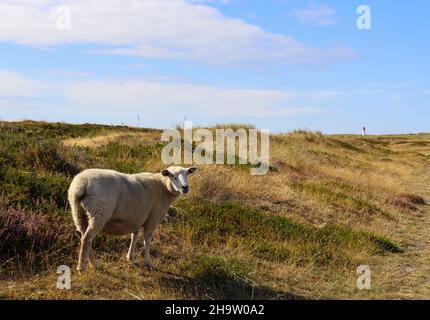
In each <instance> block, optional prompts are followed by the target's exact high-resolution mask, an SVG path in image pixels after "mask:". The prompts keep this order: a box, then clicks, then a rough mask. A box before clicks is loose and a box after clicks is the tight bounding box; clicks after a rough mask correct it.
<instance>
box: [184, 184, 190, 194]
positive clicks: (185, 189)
mask: <svg viewBox="0 0 430 320" xmlns="http://www.w3.org/2000/svg"><path fill="white" fill-rule="evenodd" d="M182 190H183V191H184V193H188V191H189V190H190V188H189V187H188V186H183V187H182Z"/></svg>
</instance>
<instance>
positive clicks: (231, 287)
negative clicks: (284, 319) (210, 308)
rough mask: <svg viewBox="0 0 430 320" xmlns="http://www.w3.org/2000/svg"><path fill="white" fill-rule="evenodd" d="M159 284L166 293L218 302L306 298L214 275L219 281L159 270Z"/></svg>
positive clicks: (237, 279) (246, 281) (243, 280)
mask: <svg viewBox="0 0 430 320" xmlns="http://www.w3.org/2000/svg"><path fill="white" fill-rule="evenodd" d="M159 273H160V276H159V277H158V283H159V285H160V289H161V290H162V291H166V292H174V293H176V294H178V293H179V294H180V296H183V297H185V298H187V299H216V300H224V299H225V300H248V299H256V300H302V299H304V297H300V296H297V295H294V294H292V293H290V292H286V291H279V290H274V289H272V288H269V287H267V286H261V285H253V284H252V282H250V281H248V280H246V279H240V278H235V277H231V276H225V275H224V274H212V275H211V277H216V278H217V281H211V280H209V281H208V279H207V278H204V277H197V278H195V277H189V276H182V275H178V274H173V273H169V272H162V271H160V270H159Z"/></svg>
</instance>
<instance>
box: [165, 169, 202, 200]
mask: <svg viewBox="0 0 430 320" xmlns="http://www.w3.org/2000/svg"><path fill="white" fill-rule="evenodd" d="M196 170H197V168H196V167H191V168H183V167H168V168H167V169H164V170H162V171H161V174H162V175H163V176H165V177H168V178H169V179H170V182H171V184H172V187H173V189H174V190H175V191H177V192H180V193H181V194H186V193H188V191H190V186H189V184H188V175H189V174H191V173H193V172H195V171H196Z"/></svg>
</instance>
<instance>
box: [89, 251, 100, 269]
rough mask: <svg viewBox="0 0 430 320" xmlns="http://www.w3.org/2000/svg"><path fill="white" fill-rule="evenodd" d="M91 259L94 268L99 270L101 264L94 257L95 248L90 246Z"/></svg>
mask: <svg viewBox="0 0 430 320" xmlns="http://www.w3.org/2000/svg"><path fill="white" fill-rule="evenodd" d="M89 258H90V264H91V266H92V267H93V268H95V269H97V268H98V267H99V264H98V263H97V260H96V257H95V255H94V250H93V248H92V247H91V246H90V254H89Z"/></svg>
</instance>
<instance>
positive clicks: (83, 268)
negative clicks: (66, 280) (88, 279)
mask: <svg viewBox="0 0 430 320" xmlns="http://www.w3.org/2000/svg"><path fill="white" fill-rule="evenodd" d="M76 270H78V274H79V275H82V274H83V273H84V272H85V271H86V268H85V267H83V266H78V267H77V268H76Z"/></svg>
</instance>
